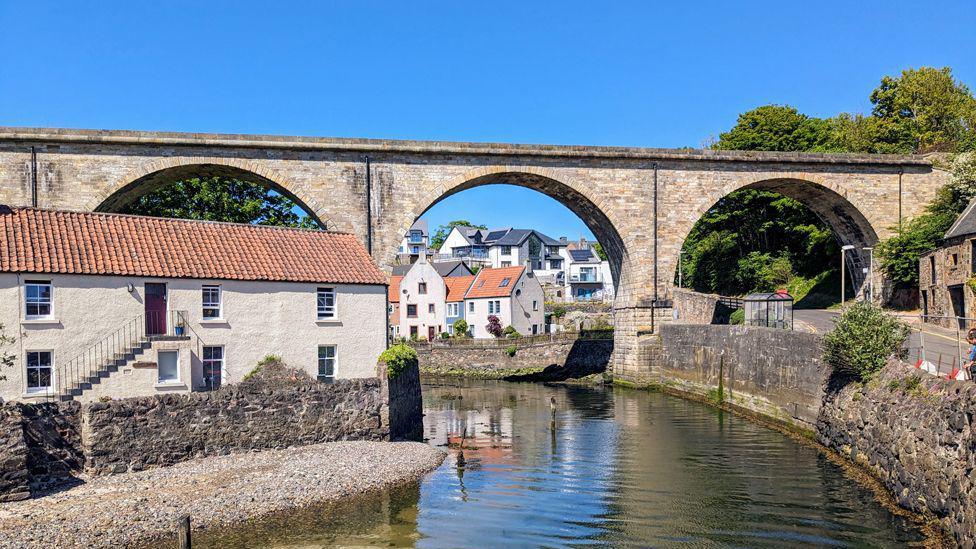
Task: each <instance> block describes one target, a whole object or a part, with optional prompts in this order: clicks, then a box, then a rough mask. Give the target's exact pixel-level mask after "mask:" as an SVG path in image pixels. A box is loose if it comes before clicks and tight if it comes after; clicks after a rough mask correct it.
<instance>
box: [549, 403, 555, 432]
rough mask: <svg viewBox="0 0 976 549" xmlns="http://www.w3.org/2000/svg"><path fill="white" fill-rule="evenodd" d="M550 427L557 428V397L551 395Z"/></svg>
mask: <svg viewBox="0 0 976 549" xmlns="http://www.w3.org/2000/svg"><path fill="white" fill-rule="evenodd" d="M549 428H550V429H552V430H553V431H555V430H556V397H554V396H551V397H549Z"/></svg>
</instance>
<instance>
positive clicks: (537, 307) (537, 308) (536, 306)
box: [532, 299, 539, 311]
mask: <svg viewBox="0 0 976 549" xmlns="http://www.w3.org/2000/svg"><path fill="white" fill-rule="evenodd" d="M532 310H533V311H538V310H539V302H538V301H536V300H535V299H533V300H532Z"/></svg>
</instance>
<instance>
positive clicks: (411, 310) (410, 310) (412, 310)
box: [407, 304, 417, 318]
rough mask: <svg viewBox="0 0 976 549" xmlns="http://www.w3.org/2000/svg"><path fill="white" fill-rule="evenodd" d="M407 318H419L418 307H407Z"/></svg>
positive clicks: (411, 305)
mask: <svg viewBox="0 0 976 549" xmlns="http://www.w3.org/2000/svg"><path fill="white" fill-rule="evenodd" d="M407 318H417V306H416V305H413V304H410V305H407Z"/></svg>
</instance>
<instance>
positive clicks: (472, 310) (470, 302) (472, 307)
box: [468, 301, 474, 313]
mask: <svg viewBox="0 0 976 549" xmlns="http://www.w3.org/2000/svg"><path fill="white" fill-rule="evenodd" d="M468 312H469V313H473V312H474V301H469V302H468Z"/></svg>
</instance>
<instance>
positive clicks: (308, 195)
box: [0, 128, 947, 374]
mask: <svg viewBox="0 0 976 549" xmlns="http://www.w3.org/2000/svg"><path fill="white" fill-rule="evenodd" d="M210 174H213V175H235V176H238V177H242V178H244V179H250V180H252V181H255V182H258V183H261V184H263V185H267V186H269V187H271V188H274V189H276V190H278V191H279V192H282V193H284V194H286V195H288V196H289V197H291V198H292V199H294V200H295V201H296V202H297V203H299V204H301V205H302V206H303V207H305V208H306V209H307V211H309V212H311V213H312V214H313V215H314V216H315V217H316V218H317V219H318V220H319V221H320V222H321V223H323V224H324V225H325V226H326V227H327V228H328V229H330V230H340V231H347V232H351V233H353V234H356V235H357V236H359V237H360V238H361V239H362V241H363V242H364V244H366V246H367V248H369V249H370V252H371V253H372V255H373V257H374V259H376V260H377V262H378V263H380V265H381V266H388V265H389V264H390V263H391V261H392V257H393V254H394V251H395V250H396V248H397V246H398V244H399V241H400V239H401V238H402V236H403V234H404V232H405V230H406V229H407V228H408V227H409V226H410V225H411V224H412V222H413V221H414V219H415V218H416V217H418V216H419V215H421V214H422V213H423V212H425V211H426V210H427V209H428V208H430V207H431V206H432V205H433V204H435V203H437V202H438V201H439V200H442V199H443V198H444V197H446V196H449V195H451V194H454V193H457V192H460V191H462V190H464V189H467V188H471V187H475V186H479V185H485V184H491V183H510V184H516V185H522V186H526V187H530V188H533V189H535V190H538V191H540V192H543V193H545V194H547V195H549V196H551V197H553V198H555V199H556V200H558V201H560V202H562V203H563V204H565V205H567V206H568V207H569V208H570V209H571V210H572V211H574V212H575V213H576V214H577V215H579V216H580V217H581V218H582V219H583V221H584V222H586V223H587V225H588V226H589V227H590V228H591V229H592V230H593V232H594V234H595V235H596V236H597V238H598V239H599V240H600V241H601V242H603V244H604V246H605V247H606V249H607V252H608V254H609V255H610V257H611V260H612V263H613V265H614V266H613V269H614V274H615V275H617V299H616V300H615V302H614V315H615V324H616V335H615V352H614V363H613V368H614V369H615V371H617V372H619V373H623V374H626V373H627V372H628V371H634V372H636V371H638V370H637V363H638V356H637V355H638V346H637V339H638V332H639V331H641V328H642V327H643V326H647V325H650V323H651V312H652V311H653V308H652V304H653V303H654V300H655V299H658V300H661V299H666V298H667V297H668V295H669V293H670V289H671V281H672V280H673V275H674V271H675V269H676V267H677V260H678V252H679V250H680V248H681V246H682V244H683V242H684V239H685V237H686V236H687V234H688V232H689V231H690V230H691V228H692V226H693V225H694V223H695V222H696V221H697V220H698V218H699V217H700V216H701V215H702V214H703V213H704V212H705V211H707V210H708V209H709V208H710V207H711V206H712V205H713V204H714V203H715V202H716V201H718V200H719V199H720V198H721V197H723V196H725V195H727V194H728V193H730V192H732V191H734V190H736V189H740V188H758V189H769V190H774V191H776V192H779V193H781V194H784V195H786V196H791V197H793V198H797V199H798V200H800V201H801V202H803V203H804V204H806V205H807V206H809V207H810V208H811V209H812V210H813V211H814V212H816V213H817V214H818V215H820V216H821V217H822V218H823V219H824V220H825V221H827V223H828V224H829V225H830V226H831V227H832V228H833V229H834V231H835V234H836V235H837V236H838V238H839V239H840V240H841V242H843V243H850V244H853V245H854V246H856V247H858V249H859V248H860V247H863V246H865V245H873V243H875V242H876V241H877V240H878V239H880V238H884V237H886V236H887V235H888V234H890V231H891V229H892V228H893V227H896V226H897V225H898V224H899V222H900V221H901V220H903V219H908V218H911V217H913V216H914V215H916V214H917V213H919V212H921V210H922V208H923V207H924V205H925V204H926V203H928V202H929V201H930V200H931V199H932V198H933V197H934V196H935V192H936V190H937V189H938V188H939V187H940V186H942V185H943V184H944V183H945V182H946V181H947V175H946V173H945V172H943V171H940V170H938V169H935V168H934V167H933V166H932V164H931V162H930V161H928V160H927V159H926V158H923V157H918V156H894V155H850V154H821V153H817V154H803V153H769V152H735V151H712V150H673V149H647V148H631V147H579V146H556V145H512V144H496V143H452V142H424V141H391V140H373V139H335V138H309V137H283V136H260V135H255V136H251V135H229V134H186V133H169V132H134V131H92V130H68V129H50V128H0V204H7V205H11V206H29V205H36V206H38V207H43V208H56V209H67V210H111V209H113V208H115V207H118V204H121V203H123V202H124V201H126V200H131V199H133V197H134V196H137V195H138V194H140V193H143V192H147V191H148V190H149V189H150V188H152V187H153V186H159V185H162V184H165V183H166V182H169V181H173V180H174V178H181V177H186V176H188V175H210ZM489 215H490V212H486V217H487V216H489ZM854 260H856V258H855V259H852V261H854Z"/></svg>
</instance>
